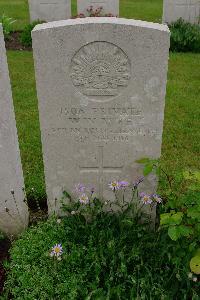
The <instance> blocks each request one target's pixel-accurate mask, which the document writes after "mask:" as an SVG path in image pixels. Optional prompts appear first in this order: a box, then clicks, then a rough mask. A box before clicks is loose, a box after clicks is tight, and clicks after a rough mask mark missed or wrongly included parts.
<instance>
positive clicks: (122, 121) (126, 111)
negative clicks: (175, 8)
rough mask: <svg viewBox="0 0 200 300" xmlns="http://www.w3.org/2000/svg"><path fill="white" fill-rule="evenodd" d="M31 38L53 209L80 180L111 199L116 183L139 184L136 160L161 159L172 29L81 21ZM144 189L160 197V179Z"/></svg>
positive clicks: (42, 28) (44, 28)
mask: <svg viewBox="0 0 200 300" xmlns="http://www.w3.org/2000/svg"><path fill="white" fill-rule="evenodd" d="M32 37H33V49H34V60H35V69H36V78H37V92H38V99H39V112H40V124H41V132H42V144H43V157H44V164H45V176H46V187H47V195H48V203H49V211H50V212H51V211H54V210H58V209H59V207H55V202H56V201H55V199H59V198H60V197H61V196H62V191H63V190H67V191H69V192H72V191H73V190H74V185H75V184H76V183H79V182H81V183H84V184H91V185H93V186H96V187H97V188H98V195H99V196H100V197H101V198H102V197H103V198H106V199H107V198H108V199H111V198H112V193H111V191H110V190H109V187H108V183H109V182H110V181H111V180H114V179H116V180H118V179H121V180H128V181H129V182H131V181H134V180H135V179H136V178H137V177H138V176H139V175H141V174H142V167H141V166H140V165H139V164H137V163H136V162H135V161H136V160H137V159H140V158H141V157H147V156H148V157H154V158H155V157H159V156H160V152H161V143H162V130H163V118H164V106H165V89H166V75H167V67H168V51H169V30H168V27H167V26H166V25H160V24H154V23H148V22H142V21H135V20H126V19H120V18H83V19H74V20H68V21H61V22H53V23H49V24H43V25H38V26H36V27H35V29H34V31H33V32H32ZM71 37H73V39H72V38H71ZM144 190H145V192H155V190H156V180H155V178H151V177H150V178H149V179H147V180H146V181H145V183H144Z"/></svg>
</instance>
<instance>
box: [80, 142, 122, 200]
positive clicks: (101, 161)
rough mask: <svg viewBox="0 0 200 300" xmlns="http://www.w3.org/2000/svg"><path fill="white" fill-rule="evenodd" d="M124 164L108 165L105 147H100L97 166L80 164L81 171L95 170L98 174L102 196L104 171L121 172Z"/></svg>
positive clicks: (89, 171)
mask: <svg viewBox="0 0 200 300" xmlns="http://www.w3.org/2000/svg"><path fill="white" fill-rule="evenodd" d="M122 169H123V165H119V166H106V165H105V164H104V147H103V146H99V147H98V157H97V165H96V166H80V172H81V173H86V175H87V174H88V173H91V172H94V173H97V174H98V184H99V194H100V198H103V185H104V173H106V172H107V173H121V172H122Z"/></svg>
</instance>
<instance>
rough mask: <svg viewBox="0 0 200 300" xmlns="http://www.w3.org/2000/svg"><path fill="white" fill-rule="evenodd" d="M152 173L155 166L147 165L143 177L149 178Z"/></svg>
mask: <svg viewBox="0 0 200 300" xmlns="http://www.w3.org/2000/svg"><path fill="white" fill-rule="evenodd" d="M152 171H153V164H147V165H146V166H145V167H144V170H143V175H144V176H147V175H149V174H150V173H151V172H152Z"/></svg>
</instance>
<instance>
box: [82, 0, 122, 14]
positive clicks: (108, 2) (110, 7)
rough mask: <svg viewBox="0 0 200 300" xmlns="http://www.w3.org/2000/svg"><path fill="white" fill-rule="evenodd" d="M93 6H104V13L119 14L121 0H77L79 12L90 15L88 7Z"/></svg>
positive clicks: (94, 7)
mask: <svg viewBox="0 0 200 300" xmlns="http://www.w3.org/2000/svg"><path fill="white" fill-rule="evenodd" d="M90 6H92V7H93V10H96V9H98V8H99V7H102V8H103V9H102V14H103V15H105V14H112V15H113V16H119V0H77V9H78V14H81V13H83V14H84V15H85V16H88V12H87V9H89V8H90Z"/></svg>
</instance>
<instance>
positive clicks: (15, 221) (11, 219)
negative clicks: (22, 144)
mask: <svg viewBox="0 0 200 300" xmlns="http://www.w3.org/2000/svg"><path fill="white" fill-rule="evenodd" d="M0 108H1V109H0V191H1V193H0V231H3V232H5V233H6V234H8V235H17V234H18V233H20V232H21V231H22V230H23V229H24V228H25V227H26V226H27V225H28V209H27V206H26V204H25V203H24V198H25V196H24V192H23V188H24V181H23V173H22V166H21V159H20V152H19V145H18V138H17V130H16V124H15V116H14V108H13V102H12V94H11V87H10V79H9V73H8V66H7V60H6V50H5V44H4V37H3V30H2V25H1V24H0Z"/></svg>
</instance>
